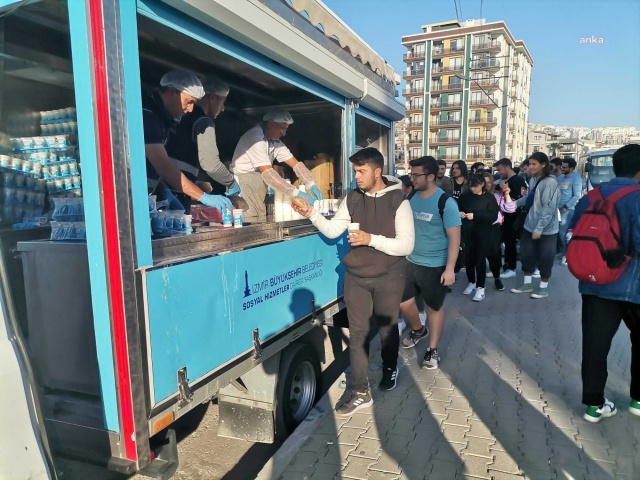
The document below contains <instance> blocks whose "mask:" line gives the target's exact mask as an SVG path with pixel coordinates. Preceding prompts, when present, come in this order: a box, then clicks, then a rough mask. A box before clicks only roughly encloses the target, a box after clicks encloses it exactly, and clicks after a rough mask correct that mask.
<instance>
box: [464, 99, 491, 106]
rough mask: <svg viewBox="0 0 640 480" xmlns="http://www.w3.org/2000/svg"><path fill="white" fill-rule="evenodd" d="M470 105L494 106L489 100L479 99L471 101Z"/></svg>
mask: <svg viewBox="0 0 640 480" xmlns="http://www.w3.org/2000/svg"><path fill="white" fill-rule="evenodd" d="M470 104H471V105H493V106H495V103H494V102H492V101H491V100H489V99H488V98H481V99H480V100H474V99H471V102H470Z"/></svg>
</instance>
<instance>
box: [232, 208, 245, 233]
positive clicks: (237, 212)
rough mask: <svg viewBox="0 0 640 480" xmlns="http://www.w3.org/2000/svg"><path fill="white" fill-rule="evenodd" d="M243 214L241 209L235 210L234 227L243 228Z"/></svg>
mask: <svg viewBox="0 0 640 480" xmlns="http://www.w3.org/2000/svg"><path fill="white" fill-rule="evenodd" d="M242 212H243V210H242V209H241V208H234V209H233V212H232V213H233V226H234V227H235V228H242Z"/></svg>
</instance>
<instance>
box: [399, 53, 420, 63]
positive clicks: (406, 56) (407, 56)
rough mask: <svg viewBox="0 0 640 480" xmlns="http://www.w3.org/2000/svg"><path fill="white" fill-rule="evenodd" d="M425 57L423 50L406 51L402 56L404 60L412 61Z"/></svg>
mask: <svg viewBox="0 0 640 480" xmlns="http://www.w3.org/2000/svg"><path fill="white" fill-rule="evenodd" d="M424 58H425V52H407V53H405V54H404V55H403V56H402V59H403V60H404V61H405V62H412V61H414V60H422V59H424Z"/></svg>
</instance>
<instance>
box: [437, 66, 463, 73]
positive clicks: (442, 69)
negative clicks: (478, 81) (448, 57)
mask: <svg viewBox="0 0 640 480" xmlns="http://www.w3.org/2000/svg"><path fill="white" fill-rule="evenodd" d="M447 72H464V65H448V66H446V67H442V66H436V67H433V68H432V69H431V73H432V74H439V73H447Z"/></svg>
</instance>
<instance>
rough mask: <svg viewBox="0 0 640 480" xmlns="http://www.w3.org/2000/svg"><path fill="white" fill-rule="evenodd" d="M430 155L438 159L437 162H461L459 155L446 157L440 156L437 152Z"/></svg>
mask: <svg viewBox="0 0 640 480" xmlns="http://www.w3.org/2000/svg"><path fill="white" fill-rule="evenodd" d="M429 155H431V156H432V157H434V158H436V159H437V160H460V154H459V153H448V154H445V155H440V154H439V153H437V152H431V153H430V154H429Z"/></svg>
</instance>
